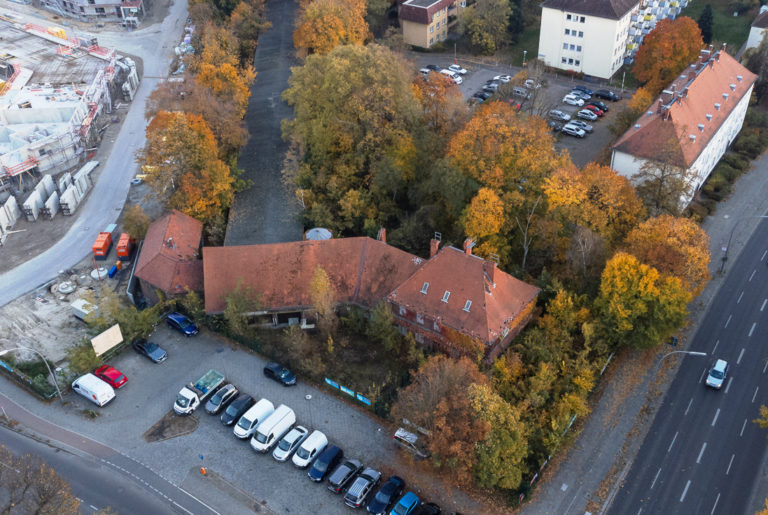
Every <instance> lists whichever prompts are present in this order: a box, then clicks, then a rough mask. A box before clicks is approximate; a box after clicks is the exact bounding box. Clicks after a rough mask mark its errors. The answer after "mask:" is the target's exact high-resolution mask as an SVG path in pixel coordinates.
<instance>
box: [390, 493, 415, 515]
mask: <svg viewBox="0 0 768 515" xmlns="http://www.w3.org/2000/svg"><path fill="white" fill-rule="evenodd" d="M418 505H419V498H418V496H417V495H416V494H415V493H413V492H406V494H405V495H404V496H402V497H401V498H400V500H399V501H397V504H395V507H394V508H392V511H391V512H389V515H409V514H410V513H411V512H413V510H415V509H416V507H417V506H418Z"/></svg>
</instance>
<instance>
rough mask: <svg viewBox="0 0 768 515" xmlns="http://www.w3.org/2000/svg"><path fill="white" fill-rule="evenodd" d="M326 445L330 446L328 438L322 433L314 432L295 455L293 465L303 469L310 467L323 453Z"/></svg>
mask: <svg viewBox="0 0 768 515" xmlns="http://www.w3.org/2000/svg"><path fill="white" fill-rule="evenodd" d="M326 445H328V438H326V437H325V435H324V434H323V433H321V432H320V431H312V434H311V435H309V436H308V437H307V439H306V440H304V442H303V443H302V444H301V446H300V447H299V448H298V449H297V450H296V454H294V455H293V458H292V460H293V464H294V465H296V466H297V467H299V468H302V469H303V468H304V467H307V466H309V464H310V463H312V460H314V459H315V458H316V457H317V456H318V455H319V454H320V453H321V452H323V450H324V449H325V446H326Z"/></svg>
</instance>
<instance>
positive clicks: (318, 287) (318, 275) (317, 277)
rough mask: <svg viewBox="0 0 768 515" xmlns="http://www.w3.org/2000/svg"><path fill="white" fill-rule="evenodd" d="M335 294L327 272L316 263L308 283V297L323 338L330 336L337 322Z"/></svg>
mask: <svg viewBox="0 0 768 515" xmlns="http://www.w3.org/2000/svg"><path fill="white" fill-rule="evenodd" d="M336 295H337V294H336V290H335V289H334V287H333V284H332V283H331V280H330V278H329V277H328V273H327V272H326V271H325V270H323V269H322V268H321V267H320V265H317V268H315V272H314V274H313V275H312V281H311V282H310V283H309V298H310V302H312V307H313V308H314V310H315V313H316V314H317V325H318V328H319V329H320V332H321V334H322V335H323V337H324V338H325V339H328V338H330V337H331V334H332V333H333V332H334V330H335V329H336V326H337V323H338V317H337V316H336V306H337V304H338V301H337V299H336Z"/></svg>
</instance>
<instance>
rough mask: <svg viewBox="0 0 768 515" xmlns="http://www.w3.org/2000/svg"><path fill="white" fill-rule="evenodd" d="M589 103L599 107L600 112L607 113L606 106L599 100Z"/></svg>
mask: <svg viewBox="0 0 768 515" xmlns="http://www.w3.org/2000/svg"><path fill="white" fill-rule="evenodd" d="M589 103H590V104H592V105H593V106H597V107H599V108H600V109H601V110H603V111H605V112H606V113H607V112H608V106H607V105H605V102H600V101H599V100H590V101H589Z"/></svg>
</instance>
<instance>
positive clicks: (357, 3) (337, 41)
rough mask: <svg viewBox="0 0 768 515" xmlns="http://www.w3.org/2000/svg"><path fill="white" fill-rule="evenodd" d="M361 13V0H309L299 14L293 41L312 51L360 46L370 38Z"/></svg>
mask: <svg viewBox="0 0 768 515" xmlns="http://www.w3.org/2000/svg"><path fill="white" fill-rule="evenodd" d="M365 14H366V9H365V0H312V1H311V2H309V3H307V4H305V6H304V7H303V8H302V10H301V13H300V14H299V18H298V22H297V28H296V31H295V32H294V33H293V44H294V46H295V47H296V48H305V49H307V51H309V52H310V53H315V54H327V53H328V52H330V51H331V50H333V49H334V48H336V47H337V46H339V45H345V44H352V45H361V44H363V43H365V42H366V41H368V40H369V39H370V38H371V32H370V30H369V29H368V23H366V21H365Z"/></svg>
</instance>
